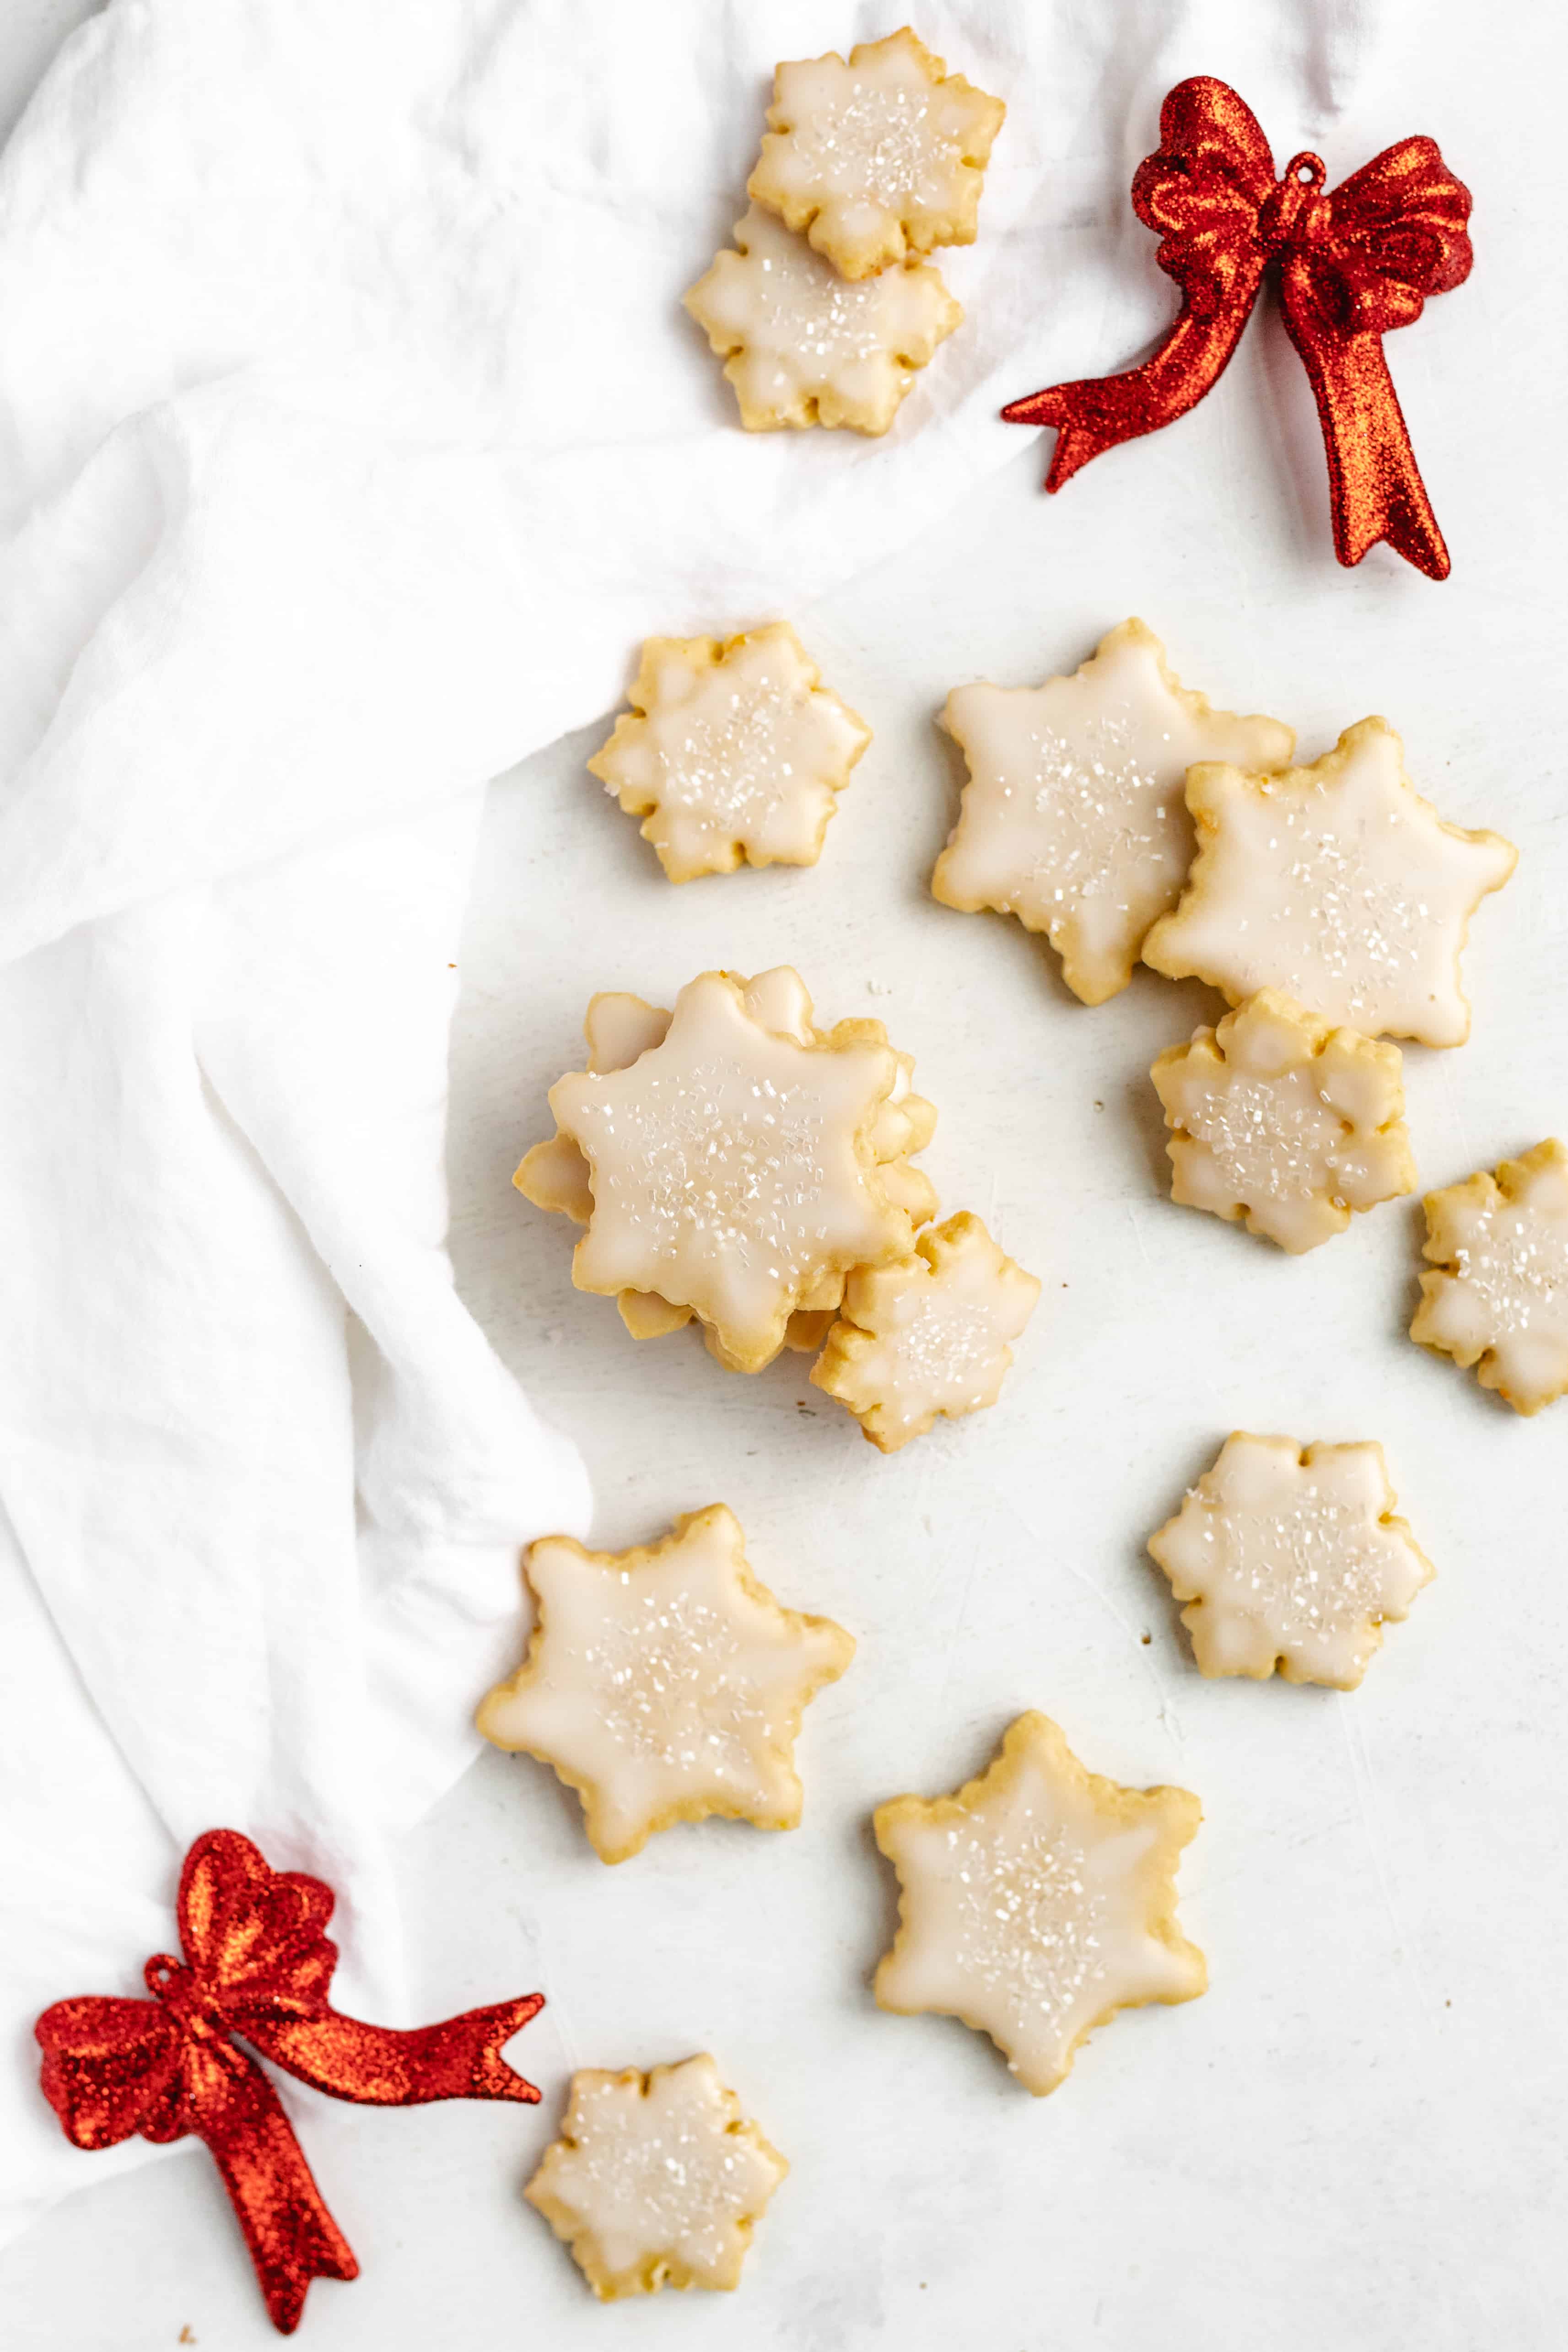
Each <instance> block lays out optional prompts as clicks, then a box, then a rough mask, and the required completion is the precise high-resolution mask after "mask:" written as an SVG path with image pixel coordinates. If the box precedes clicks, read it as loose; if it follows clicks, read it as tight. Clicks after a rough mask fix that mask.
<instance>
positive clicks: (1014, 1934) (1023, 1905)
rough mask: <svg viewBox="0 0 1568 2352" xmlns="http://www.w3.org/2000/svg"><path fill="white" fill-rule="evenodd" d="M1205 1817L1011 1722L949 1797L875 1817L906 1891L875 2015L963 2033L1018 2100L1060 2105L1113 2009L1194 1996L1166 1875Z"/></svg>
mask: <svg viewBox="0 0 1568 2352" xmlns="http://www.w3.org/2000/svg"><path fill="white" fill-rule="evenodd" d="M1202 1818H1203V1812H1202V1808H1201V1807H1200V1805H1199V1804H1198V1801H1197V1798H1196V1797H1195V1796H1193V1795H1191V1794H1190V1793H1189V1791H1188V1790H1186V1789H1166V1788H1159V1789H1124V1788H1121V1787H1120V1786H1119V1785H1118V1784H1117V1783H1116V1782H1115V1781H1114V1780H1102V1779H1101V1778H1100V1776H1099V1774H1098V1773H1094V1772H1086V1771H1085V1770H1084V1769H1083V1767H1082V1764H1080V1762H1079V1761H1078V1759H1077V1758H1076V1757H1075V1756H1074V1755H1073V1753H1072V1751H1071V1748H1069V1747H1068V1745H1067V1742H1066V1740H1065V1739H1064V1738H1062V1736H1061V1732H1060V1731H1059V1730H1058V1729H1057V1727H1056V1726H1055V1724H1054V1723H1052V1722H1051V1720H1050V1719H1049V1717H1046V1716H1043V1715H1020V1716H1019V1718H1018V1721H1017V1722H1016V1723H1015V1724H1013V1726H1012V1727H1011V1728H1010V1729H1009V1732H1008V1734H1007V1737H1006V1738H1005V1739H1004V1740H1003V1742H1002V1745H1001V1748H1000V1751H999V1753H998V1755H997V1756H996V1757H995V1758H994V1759H993V1760H992V1762H991V1763H990V1765H989V1766H988V1768H987V1769H986V1770H985V1771H984V1772H983V1773H982V1774H981V1775H980V1777H979V1779H978V1780H970V1781H969V1782H967V1785H966V1786H965V1787H964V1788H962V1789H960V1790H958V1792H957V1794H956V1796H953V1797H938V1798H936V1800H935V1801H932V1802H930V1803H927V1802H926V1801H925V1800H924V1799H923V1798H920V1797H895V1798H894V1800H893V1801H892V1803H891V1804H886V1805H883V1806H880V1807H879V1808H878V1810H877V1812H876V1816H875V1824H874V1825H875V1830H876V1842H877V1843H878V1845H879V1846H880V1847H881V1848H882V1850H883V1853H884V1854H885V1855H886V1856H887V1858H888V1860H889V1862H891V1863H892V1864H893V1866H894V1869H895V1870H896V1871H897V1873H898V1876H899V1882H900V1889H901V1892H900V1897H899V1928H898V1935H897V1937H896V1940H895V1941H894V1947H893V1949H892V1950H891V1951H890V1952H889V1953H887V1954H886V1955H885V1957H884V1958H883V1961H882V1964H881V1966H880V1967H879V1968H878V1969H877V1972H876V1998H877V2001H878V2003H879V2005H880V2006H881V2007H882V2008H883V2009H890V2010H894V2011H898V2012H899V2013H900V2014H901V2015H904V2016H913V2015H915V2014H916V2013H917V2012H918V2011H923V2010H934V2011H936V2013H937V2014H938V2015H939V2016H942V2017H957V2018H961V2019H962V2020H963V2022H964V2023H965V2024H966V2025H972V2026H973V2027H974V2028H975V2031H976V2032H978V2033H988V2034H989V2035H990V2037H991V2040H992V2041H993V2042H995V2043H996V2044H997V2047H998V2049H999V2050H1000V2051H1001V2052H1002V2053H1003V2054H1004V2055H1005V2057H1006V2059H1007V2062H1008V2064H1009V2067H1010V2068H1011V2070H1012V2072H1013V2073H1014V2074H1016V2075H1017V2076H1018V2078H1019V2082H1020V2083H1021V2084H1023V2086H1024V2088H1025V2089H1026V2090H1028V2091H1033V2092H1034V2093H1035V2094H1036V2095H1043V2094H1044V2093H1045V2092H1047V2091H1054V2090H1055V2088H1056V2086H1057V2084H1059V2083H1060V2082H1061V2081H1062V2080H1063V2078H1064V2077H1065V2075H1066V2074H1068V2072H1069V2070H1070V2069H1071V2064H1072V2059H1073V2054H1074V2053H1075V2052H1076V2050H1077V2048H1078V2045H1079V2043H1080V2042H1082V2040H1083V2039H1084V2037H1085V2036H1086V2035H1087V2034H1089V2033H1091V2032H1092V2031H1093V2029H1094V2027H1095V2026H1097V2025H1103V2024H1104V2022H1105V2021H1106V2020H1107V2019H1108V2018H1110V2017H1112V2016H1113V2015H1114V2013H1115V2011H1117V2010H1119V2009H1133V2008H1136V2007H1139V2006H1140V2005H1141V2004H1143V2003H1144V2002H1145V2001H1155V2000H1157V2001H1180V2000H1193V1999H1195V1998H1196V1996H1197V1994H1198V1993H1200V1992H1202V1991H1203V1990H1204V1989H1205V1986H1206V1985H1207V1981H1208V1978H1207V1969H1206V1968H1205V1966H1204V1958H1203V1954H1202V1953H1201V1952H1200V1951H1198V1949H1197V1947H1196V1946H1195V1945H1192V1944H1189V1943H1188V1942H1187V1941H1186V1937H1184V1936H1183V1935H1182V1934H1181V1932H1180V1930H1179V1928H1178V1927H1177V1926H1176V1864H1177V1862H1178V1859H1179V1857H1180V1854H1181V1850H1182V1848H1183V1846H1185V1845H1186V1843H1188V1841H1189V1840H1190V1839H1191V1838H1192V1837H1193V1836H1194V1834H1195V1833H1196V1832H1197V1826H1198V1823H1199V1822H1200V1821H1201V1820H1202Z"/></svg>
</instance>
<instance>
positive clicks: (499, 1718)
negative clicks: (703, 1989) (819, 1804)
mask: <svg viewBox="0 0 1568 2352" xmlns="http://www.w3.org/2000/svg"><path fill="white" fill-rule="evenodd" d="M527 1574H528V1585H529V1588H530V1590H531V1591H532V1592H533V1595H534V1599H535V1601H536V1602H537V1603H538V1619H537V1621H536V1623H535V1626H534V1631H533V1633H532V1635H531V1637H530V1639H529V1642H528V1656H527V1657H526V1659H525V1660H524V1662H523V1664H522V1665H521V1666H520V1667H519V1668H518V1670H517V1673H516V1674H515V1675H513V1676H512V1677H511V1679H510V1681H509V1682H504V1683H501V1684H498V1685H497V1687H496V1688H495V1689H494V1690H493V1691H491V1692H490V1693H489V1695H488V1696H487V1697H486V1699H485V1700H484V1701H483V1703H482V1704H481V1706H480V1708H479V1713H478V1725H479V1728H480V1730H481V1731H482V1732H483V1733H484V1735H485V1737H486V1739H489V1740H492V1741H493V1742H494V1743H495V1745H496V1746H497V1748H521V1749H522V1750H523V1751H524V1752H525V1753H526V1754H527V1755H529V1756H537V1757H538V1759H539V1760H540V1762H541V1763H545V1764H549V1765H552V1766H553V1767H554V1769H555V1770H556V1772H557V1773H558V1774H559V1777H560V1779H561V1780H564V1781H565V1782H566V1784H567V1786H568V1787H569V1788H570V1789H575V1790H577V1792H578V1794H579V1795H580V1797H581V1799H582V1804H583V1812H584V1815H585V1820H586V1826H587V1830H588V1835H589V1839H590V1841H591V1844H592V1846H593V1849H594V1851H595V1853H597V1854H598V1855H599V1857H600V1859H601V1861H603V1862H624V1861H625V1860H626V1859H627V1857H628V1856H629V1855H631V1854H633V1853H640V1852H641V1851H642V1849H643V1846H644V1845H645V1844H646V1843H647V1842H648V1840H649V1838H650V1837H651V1836H652V1835H653V1832H654V1831H655V1830H662V1829H667V1828H668V1827H669V1826H670V1824H671V1822H700V1821H706V1819H707V1818H708V1816H709V1815H710V1814H714V1813H719V1814H723V1815H724V1816H726V1817H727V1819H729V1820H731V1821H747V1822H756V1824H757V1826H758V1829H766V1830H789V1829H793V1828H794V1827H795V1824H796V1823H797V1822H799V1820H800V1803H801V1790H800V1778H799V1775H798V1774H797V1772H796V1770H795V1755H794V1743H795V1740H796V1738H797V1737H798V1735H799V1732H800V1717H801V1715H802V1714H803V1712H804V1710H805V1708H806V1706H807V1705H808V1703H809V1702H810V1700H811V1699H813V1698H815V1697H816V1696H817V1693H818V1692H819V1691H820V1690H821V1689H823V1688H824V1687H825V1685H827V1684H829V1683H831V1682H836V1681H837V1679H838V1677H839V1676H840V1675H841V1674H842V1673H843V1671H844V1669H845V1667H846V1666H847V1665H848V1664H849V1663H850V1660H851V1659H852V1657H853V1655H854V1647H855V1645H854V1643H853V1641H852V1639H851V1637H850V1635H849V1634H848V1633H845V1632H844V1629H843V1627H842V1626H841V1625H835V1624H834V1623H833V1622H831V1619H830V1618H826V1617H804V1616H801V1615H800V1614H798V1613H797V1612H796V1611H794V1610H793V1609H781V1608H780V1607H779V1603H778V1601H775V1599H774V1598H773V1595H772V1594H771V1593H770V1592H769V1591H768V1589H767V1587H766V1586H765V1585H761V1584H758V1581H757V1580H756V1578H755V1577H754V1576H753V1575H752V1573H751V1570H750V1569H749V1568H748V1566H747V1559H746V1538H745V1536H744V1535H743V1534H742V1533H741V1529H740V1523H739V1521H738V1520H737V1518H736V1517H735V1514H734V1513H733V1512H732V1511H728V1510H727V1509H726V1508H725V1507H724V1505H723V1504H722V1503H715V1504H713V1505H712V1506H710V1507H709V1508H708V1509H707V1510H706V1511H693V1512H689V1513H688V1514H687V1515H686V1516H685V1517H684V1518H680V1519H677V1520H676V1521H675V1526H674V1533H673V1534H671V1535H668V1536H666V1537H665V1538H664V1541H663V1542H662V1543H657V1544H653V1545H651V1546H650V1547H648V1548H647V1549H643V1550H638V1551H624V1552H595V1551H585V1550H584V1549H583V1547H582V1546H581V1545H580V1543H576V1542H574V1541H573V1540H572V1538H570V1536H549V1537H547V1538H545V1539H544V1540H543V1541H542V1542H539V1543H536V1544H534V1545H532V1546H531V1547H530V1548H529V1551H528V1562H527Z"/></svg>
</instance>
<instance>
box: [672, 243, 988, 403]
mask: <svg viewBox="0 0 1568 2352" xmlns="http://www.w3.org/2000/svg"><path fill="white" fill-rule="evenodd" d="M735 244H736V250H735V251H734V252H733V253H721V254H718V255H717V256H716V257H715V260H714V263H713V267H712V268H710V269H709V270H708V272H707V274H706V277H703V278H698V280H697V282H696V284H695V286H694V287H692V288H691V289H689V291H688V292H687V293H686V295H685V306H686V309H687V310H689V311H690V312H691V314H692V316H693V318H694V319H695V320H696V322H697V324H698V326H699V327H701V328H702V330H703V331H704V333H705V334H706V336H707V339H708V341H709V343H710V344H711V345H712V346H713V349H714V350H715V351H716V352H718V353H719V355H720V356H721V358H723V360H724V362H725V369H724V373H725V375H726V378H727V381H728V382H729V383H732V384H733V385H734V386H735V396H736V398H737V401H738V402H739V404H740V421H741V423H742V425H745V427H746V429H747V432H748V433H773V432H776V431H778V430H779V427H781V426H783V425H794V426H805V425H848V426H850V427H851V429H852V431H854V432H856V433H869V434H873V435H875V434H878V433H885V432H886V431H887V428H888V426H889V425H891V424H892V423H893V420H894V417H895V416H896V415H897V414H898V408H899V403H900V402H901V401H902V400H903V398H904V394H905V393H906V392H907V391H908V390H909V387H910V385H911V384H912V383H914V381H915V376H916V374H917V373H919V371H920V370H921V369H922V368H923V367H925V364H926V362H928V361H929V360H930V359H931V358H932V356H933V354H934V353H935V352H936V347H937V345H938V344H939V343H941V342H943V341H946V338H947V336H949V335H950V334H951V333H952V331H953V330H954V328H955V327H956V326H957V325H958V324H959V323H960V321H961V320H962V319H963V316H964V313H963V310H961V309H960V307H959V305H958V304H957V303H956V301H955V300H954V299H953V297H952V295H951V294H949V293H948V291H947V289H946V286H945V285H944V284H943V282H942V280H941V278H940V277H939V276H938V275H937V273H936V270H935V269H932V268H928V267H927V266H926V265H925V263H924V262H917V261H908V262H903V263H901V264H899V265H898V266H897V267H896V268H893V269H884V270H883V274H882V276H881V277H880V278H867V279H865V280H863V281H862V283H861V284H860V285H858V286H852V285H849V284H847V283H846V281H845V280H844V279H843V278H841V277H840V276H839V273H838V271H837V270H836V269H835V268H833V267H832V265H831V262H827V261H823V260H822V259H821V257H819V256H818V255H817V254H814V253H813V252H812V251H811V248H810V246H809V245H808V244H807V243H806V241H805V239H804V237H800V236H794V235H793V234H792V233H791V231H790V230H789V229H787V228H786V227H785V226H784V225H783V223H782V222H781V221H778V220H775V218H774V217H773V215H772V214H771V213H767V212H763V211H762V210H761V209H760V208H759V207H758V205H752V207H751V210H750V211H749V212H748V213H747V215H746V218H745V219H744V220H743V221H741V222H739V223H738V224H737V227H736V231H735Z"/></svg>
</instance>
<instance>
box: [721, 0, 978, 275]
mask: <svg viewBox="0 0 1568 2352" xmlns="http://www.w3.org/2000/svg"><path fill="white" fill-rule="evenodd" d="M1006 113H1007V108H1006V107H1005V106H1004V105H1003V103H1002V101H1001V100H1000V99H999V98H989V97H988V96H987V94H986V92H985V91H984V90H983V89H976V88H975V86H974V84H973V83H972V82H967V81H966V80H965V79H964V77H963V75H962V74H950V73H949V72H948V71H947V68H946V66H945V65H944V64H943V62H942V59H941V58H937V57H933V56H932V54H931V51H930V50H929V49H928V48H927V47H925V42H924V41H921V40H917V39H916V38H915V35H914V34H913V33H912V32H911V31H910V29H909V27H908V26H907V25H905V26H903V27H902V28H901V30H899V31H898V32H896V33H890V34H889V35H888V37H887V38H886V39H885V40H881V41H862V42H861V43H860V45H859V47H856V48H853V49H852V50H851V51H850V60H849V63H848V65H846V64H845V63H844V60H843V59H842V58H841V57H840V56H839V55H838V53H837V51H836V50H830V51H829V52H828V54H827V56H826V57H823V58H800V60H798V61H797V62H796V63H794V64H792V65H781V66H780V67H779V69H778V71H777V72H776V73H775V75H774V77H773V103H772V105H771V106H770V107H769V108H768V124H769V129H768V136H767V137H766V138H765V139H764V141H763V142H762V152H761V154H760V155H759V156H758V163H757V168H756V170H755V171H754V172H753V173H752V174H751V177H750V179H749V180H747V184H746V193H747V195H748V196H753V197H755V198H756V200H757V202H758V204H760V205H768V208H769V209H770V210H771V211H773V212H776V213H779V214H781V215H782V216H783V218H784V220H785V221H786V223H787V224H788V225H789V227H790V228H792V229H803V230H804V231H805V232H806V235H807V236H809V237H810V241H811V243H812V244H813V245H814V246H815V247H816V248H817V250H818V252H819V253H825V254H826V255H827V257H828V258H829V260H830V261H831V263H832V264H833V266H834V268H837V269H839V270H841V272H842V274H843V276H844V277H846V278H870V277H872V276H873V275H874V273H875V272H876V271H877V270H879V269H883V268H886V266H887V264H888V263H889V262H890V261H902V260H903V259H904V256H905V255H906V254H907V253H910V252H914V253H929V252H930V251H931V248H932V247H933V246H936V245H972V244H973V243H974V241H975V218H976V215H977V212H978V210H979V204H980V191H981V189H982V187H983V186H984V184H985V176H986V165H987V164H988V163H989V161H990V155H991V146H992V142H994V140H995V138H996V135H997V133H998V131H999V130H1000V129H1001V127H1002V121H1003V117H1004V116H1005V115H1006Z"/></svg>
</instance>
